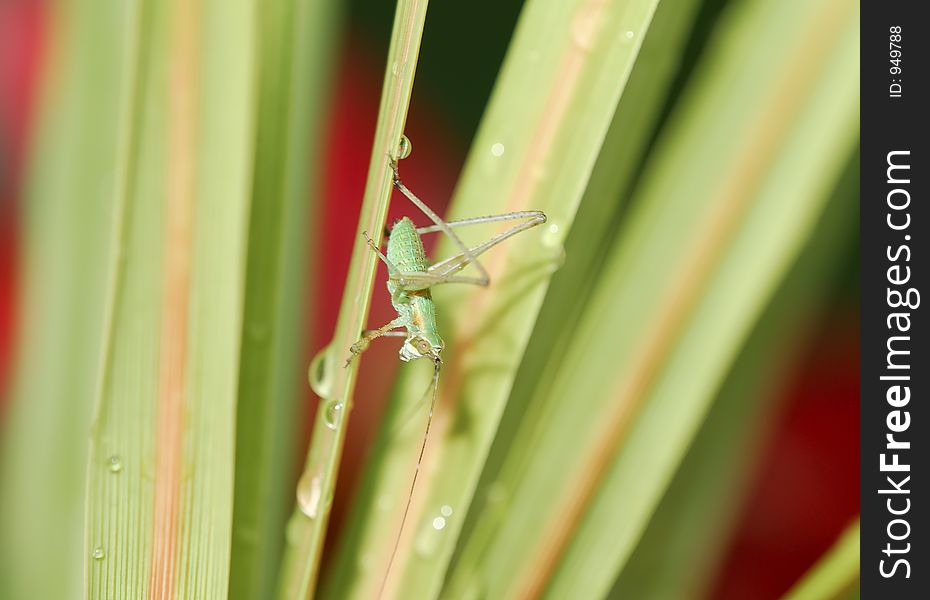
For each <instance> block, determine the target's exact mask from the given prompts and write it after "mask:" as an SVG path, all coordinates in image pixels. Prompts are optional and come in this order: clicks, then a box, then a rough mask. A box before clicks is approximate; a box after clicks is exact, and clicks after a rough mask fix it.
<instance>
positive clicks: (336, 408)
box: [323, 400, 345, 430]
mask: <svg viewBox="0 0 930 600" xmlns="http://www.w3.org/2000/svg"><path fill="white" fill-rule="evenodd" d="M343 408H345V404H343V403H342V402H339V401H338V400H330V401H329V402H327V403H326V409H325V410H324V411H323V419H324V420H325V422H326V426H327V427H329V428H330V429H333V430H335V429H338V428H339V424H340V423H342V409H343Z"/></svg>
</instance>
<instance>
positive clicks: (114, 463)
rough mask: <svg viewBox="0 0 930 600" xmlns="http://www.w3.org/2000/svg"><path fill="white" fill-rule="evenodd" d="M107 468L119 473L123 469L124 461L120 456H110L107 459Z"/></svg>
mask: <svg viewBox="0 0 930 600" xmlns="http://www.w3.org/2000/svg"><path fill="white" fill-rule="evenodd" d="M107 468H108V469H110V472H111V473H119V472H120V471H122V470H123V461H122V460H120V457H119V456H117V455H115V454H114V455H113V456H111V457H110V460H108V461H107Z"/></svg>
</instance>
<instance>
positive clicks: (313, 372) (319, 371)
mask: <svg viewBox="0 0 930 600" xmlns="http://www.w3.org/2000/svg"><path fill="white" fill-rule="evenodd" d="M331 362H332V346H331V345H330V346H326V347H325V348H323V349H322V350H320V351H319V352H317V354H316V356H314V357H313V360H312V361H310V369H309V370H308V372H307V378H308V379H309V380H310V389H312V390H313V393H314V394H316V395H317V396H319V397H320V398H327V397H329V395H330V394H331V393H332V387H333V386H332V369H330V363H331Z"/></svg>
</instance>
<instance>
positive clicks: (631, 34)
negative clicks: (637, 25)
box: [626, 31, 634, 40]
mask: <svg viewBox="0 0 930 600" xmlns="http://www.w3.org/2000/svg"><path fill="white" fill-rule="evenodd" d="M633 35H634V33H633V32H632V31H627V32H626V39H628V40H632V39H633Z"/></svg>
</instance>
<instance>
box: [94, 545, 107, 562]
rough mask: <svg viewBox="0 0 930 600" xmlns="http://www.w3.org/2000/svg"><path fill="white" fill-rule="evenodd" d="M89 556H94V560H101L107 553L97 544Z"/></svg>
mask: <svg viewBox="0 0 930 600" xmlns="http://www.w3.org/2000/svg"><path fill="white" fill-rule="evenodd" d="M91 556H93V557H94V560H103V559H104V558H106V556H107V553H106V552H105V551H104V549H103V547H102V546H97V547H96V548H94V551H93V552H92V553H91Z"/></svg>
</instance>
